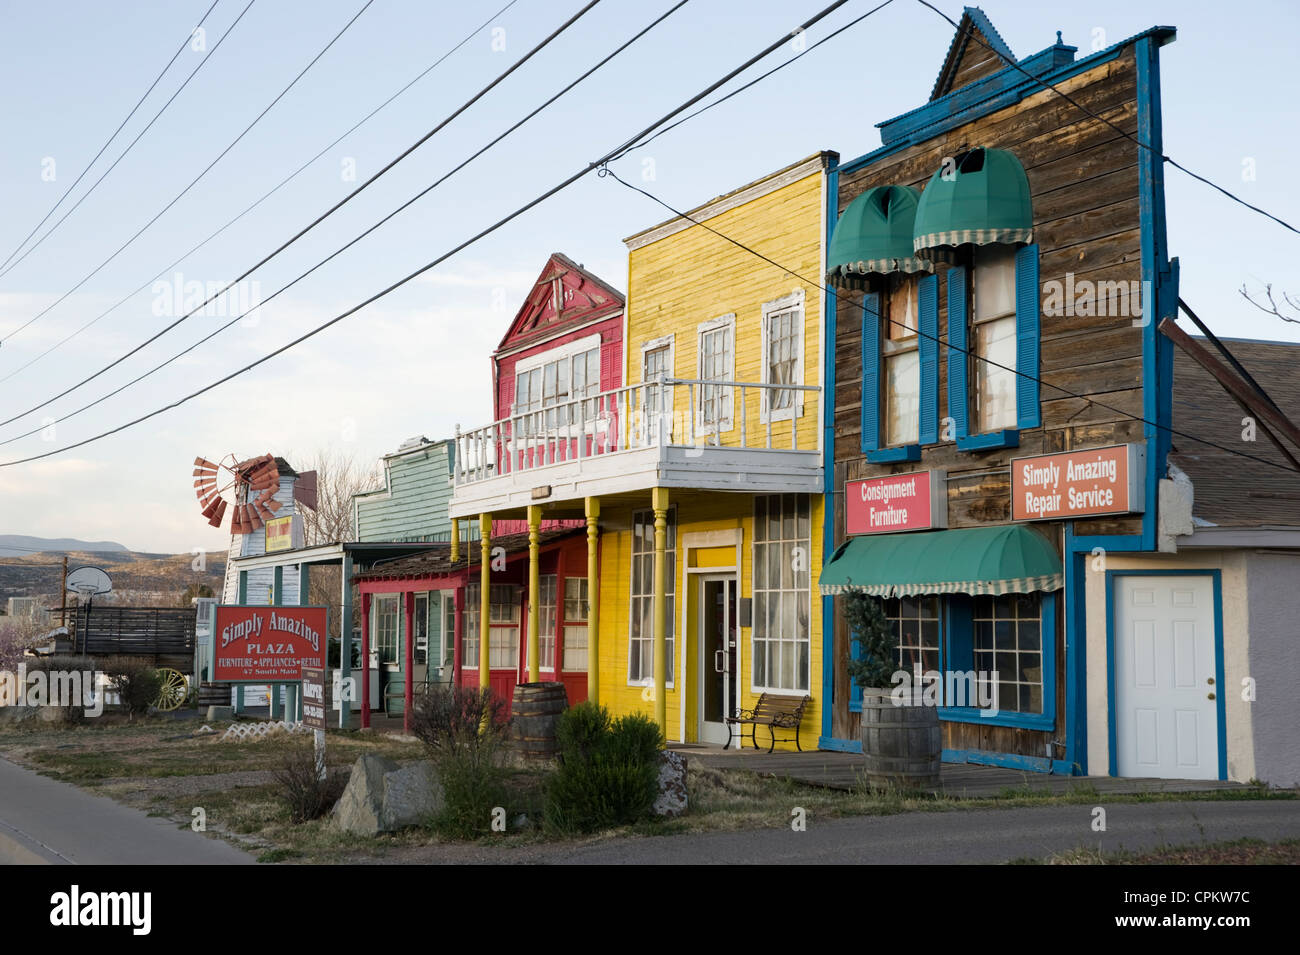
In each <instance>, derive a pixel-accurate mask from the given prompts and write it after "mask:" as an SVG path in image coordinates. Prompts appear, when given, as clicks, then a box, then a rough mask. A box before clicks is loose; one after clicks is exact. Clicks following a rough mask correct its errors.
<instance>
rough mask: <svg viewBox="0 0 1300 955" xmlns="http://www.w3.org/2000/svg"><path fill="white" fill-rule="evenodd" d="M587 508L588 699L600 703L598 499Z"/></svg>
mask: <svg viewBox="0 0 1300 955" xmlns="http://www.w3.org/2000/svg"><path fill="white" fill-rule="evenodd" d="M584 503H585V505H586V508H587V699H589V700H591V701H592V702H593V703H598V702H600V700H599V689H600V577H599V575H598V574H597V572H596V565H597V563H598V560H599V556H600V548H599V545H600V528H599V526H598V522H599V521H600V498H598V497H589V498H587V499H586V500H585V501H584Z"/></svg>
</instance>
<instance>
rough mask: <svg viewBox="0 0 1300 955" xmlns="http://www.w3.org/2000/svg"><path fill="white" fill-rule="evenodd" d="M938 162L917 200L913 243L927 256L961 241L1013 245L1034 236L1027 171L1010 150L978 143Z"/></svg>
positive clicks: (931, 255) (919, 252) (962, 242)
mask: <svg viewBox="0 0 1300 955" xmlns="http://www.w3.org/2000/svg"><path fill="white" fill-rule="evenodd" d="M948 168H949V170H950V172H949V175H948V176H947V177H945V176H944V172H945V167H943V166H940V167H939V169H938V170H937V171H936V172H935V174H934V175H933V176H931V177H930V181H929V182H928V183H927V184H926V187H925V192H923V193H921V199H920V201H919V202H918V203H917V206H916V221H915V225H914V227H913V239H912V248H913V249H914V250H915V252H916V254H917V255H920V256H923V257H925V258H930V259H935V258H945V257H947V256H944V255H943V254H942V252H941V251H940V250H943V249H951V248H953V247H955V246H959V245H967V244H970V245H992V244H994V243H1002V244H1006V245H1014V244H1017V243H1022V242H1031V241H1033V235H1034V209H1033V204H1032V203H1031V202H1030V199H1029V177H1028V176H1026V175H1025V167H1024V166H1022V165H1020V160H1019V159H1017V158H1016V156H1015V154H1014V153H1011V152H1008V151H1007V150H1005V149H985V148H983V147H980V148H978V149H972V150H970V151H969V152H966V153H963V154H961V155H960V156H958V157H957V158H956V166H955V168H953V167H948Z"/></svg>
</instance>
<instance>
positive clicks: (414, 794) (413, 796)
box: [333, 753, 443, 836]
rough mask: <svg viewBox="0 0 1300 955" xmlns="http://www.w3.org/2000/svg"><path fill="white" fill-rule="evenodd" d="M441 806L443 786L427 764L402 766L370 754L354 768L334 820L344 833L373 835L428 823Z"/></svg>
mask: <svg viewBox="0 0 1300 955" xmlns="http://www.w3.org/2000/svg"><path fill="white" fill-rule="evenodd" d="M442 805H443V794H442V786H441V785H440V784H439V782H438V779H437V776H436V774H435V773H434V772H433V767H432V766H430V765H429V764H428V763H427V762H419V763H412V764H411V765H409V766H405V767H401V766H398V765H397V763H395V762H393V761H392V760H391V759H389V758H388V757H386V756H379V755H376V754H373V753H368V754H366V755H365V756H362V757H361V758H360V759H358V760H357V761H356V764H355V765H354V766H353V767H352V775H351V776H350V777H349V778H348V784H347V787H346V788H345V789H344V790H343V795H342V796H341V797H340V798H339V801H338V802H337V803H336V804H335V806H334V813H333V821H334V824H335V825H336V826H338V827H339V828H340V829H343V830H344V831H345V832H351V833H355V834H356V835H360V836H373V835H377V834H378V833H381V832H392V831H394V830H397V829H402V828H404V827H406V826H415V825H420V824H422V823H424V822H427V821H428V820H429V819H430V818H431V817H432V816H433V815H435V814H436V813H437V812H439V811H440V810H441V809H442Z"/></svg>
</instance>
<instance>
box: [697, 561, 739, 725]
mask: <svg viewBox="0 0 1300 955" xmlns="http://www.w3.org/2000/svg"><path fill="white" fill-rule="evenodd" d="M696 579H697V580H698V582H699V592H698V602H699V603H698V605H699V614H700V618H699V628H698V630H697V631H696V632H697V633H698V634H699V640H698V643H699V646H700V659H699V667H700V669H699V673H700V681H699V682H700V699H699V714H700V730H699V740H700V742H702V743H716V744H718V745H719V746H721V745H724V744H725V743H726V742H727V740H728V738H729V735H730V734H729V733H728V732H727V724H726V723H725V722H724V720H725V718H726V717H727V716H730V715H732V713H734V712H735V709H736V705H737V702H738V700H739V698H740V688H739V680H738V674H737V670H738V666H737V656H738V655H737V653H736V649H737V644H738V641H739V639H740V628H739V627H738V626H737V625H736V620H737V617H736V590H737V587H736V578H735V576H734V575H722V574H710V575H707V576H701V577H698V578H696Z"/></svg>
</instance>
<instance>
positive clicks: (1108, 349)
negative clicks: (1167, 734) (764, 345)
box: [822, 8, 1213, 772]
mask: <svg viewBox="0 0 1300 955" xmlns="http://www.w3.org/2000/svg"><path fill="white" fill-rule="evenodd" d="M1173 37H1174V31H1173V30H1172V29H1171V28H1164V27H1157V28H1153V29H1151V30H1148V31H1146V32H1144V33H1141V34H1138V35H1137V36H1134V37H1131V38H1129V39H1126V40H1123V41H1122V42H1120V43H1117V44H1115V45H1114V46H1111V47H1109V48H1107V49H1104V50H1101V51H1099V52H1096V53H1094V54H1092V55H1090V56H1086V57H1078V56H1077V49H1076V48H1075V47H1073V46H1068V45H1066V44H1064V43H1063V42H1061V38H1060V34H1059V33H1058V34H1057V41H1056V42H1055V43H1053V44H1052V45H1050V46H1048V47H1047V48H1046V49H1044V50H1042V51H1040V52H1038V53H1035V54H1032V55H1030V56H1026V57H1024V58H1020V59H1017V58H1016V57H1015V56H1014V54H1012V52H1011V50H1010V49H1009V48H1008V47H1007V45H1006V44H1005V42H1004V41H1003V40H1002V39H1001V37H999V35H998V33H997V31H996V30H995V29H994V28H993V26H992V24H991V23H989V21H988V19H987V18H986V17H985V16H984V14H983V13H982V12H981V11H979V10H978V9H977V8H967V9H966V12H965V14H964V15H963V17H962V20H961V23H960V26H959V29H958V31H957V33H956V35H955V36H954V38H953V42H952V45H951V47H950V48H949V50H948V53H947V56H946V57H945V59H944V61H943V64H942V67H941V70H940V73H939V77H938V80H937V81H936V83H935V86H934V89H933V90H932V92H931V95H930V99H929V101H928V102H927V103H925V104H924V105H922V106H920V107H918V108H917V109H914V110H911V111H909V112H907V113H904V114H902V115H901V116H897V117H894V118H893V119H889V120H886V121H885V122H882V123H879V124H878V126H879V129H880V131H881V140H882V145H881V147H880V148H879V149H877V150H874V151H873V152H870V153H868V154H866V155H864V156H862V157H860V158H857V159H854V160H851V161H848V162H844V163H842V164H840V166H839V167H838V169H837V170H836V171H835V173H834V180H833V182H834V188H833V191H832V196H833V199H832V204H833V206H834V208H833V209H832V210H831V217H832V220H833V221H834V222H835V223H836V225H835V233H834V236H833V238H832V241H831V245H830V247H829V249H828V260H827V267H828V280H829V281H830V283H832V284H834V285H835V286H837V288H838V294H837V296H836V298H837V301H836V306H835V316H836V317H835V321H834V323H833V325H832V327H831V328H829V329H828V337H829V339H830V346H829V347H828V348H827V354H828V355H830V356H833V362H828V364H827V366H826V369H825V378H826V382H827V386H828V388H829V389H830V390H831V393H832V394H833V395H834V414H833V419H832V421H831V422H830V425H831V428H830V431H829V433H828V435H827V442H826V443H827V446H828V452H827V453H828V456H829V457H830V460H831V462H833V464H828V467H827V469H826V474H827V485H826V494H827V507H826V538H827V548H828V551H829V550H830V549H831V548H835V553H834V554H833V556H832V559H831V560H830V561H829V562H828V564H827V567H826V570H825V572H824V573H823V576H822V592H823V594H824V595H825V596H824V600H826V601H828V602H829V601H832V600H834V599H835V596H834V595H835V594H839V593H843V592H844V591H846V590H865V591H867V592H870V593H873V594H877V595H879V596H881V597H884V598H886V609H887V615H888V616H889V617H890V619H891V621H893V622H894V624H895V626H896V627H897V629H898V632H899V634H900V637H901V639H902V645H903V651H902V659H901V660H900V664H901V665H902V666H903V667H904V668H905V669H907V670H909V671H911V670H912V669H913V667H914V666H916V667H918V668H919V669H920V670H922V671H938V672H939V673H949V672H952V671H974V673H975V674H976V677H977V679H978V680H980V681H981V685H982V686H983V687H985V688H987V689H992V687H993V685H996V687H997V689H998V691H999V693H998V700H999V704H998V712H997V715H990V713H989V712H987V710H988V709H989V708H988V707H978V706H974V705H972V703H973V701H971V700H968V699H967V700H963V699H953V698H951V692H950V691H951V687H947V688H945V695H944V698H943V700H942V708H941V711H940V714H941V717H942V720H943V737H944V757H945V759H946V760H949V761H975V762H988V763H997V764H1000V765H1009V766H1018V767H1023V768H1028V769H1038V770H1046V771H1055V772H1083V771H1088V769H1089V767H1088V760H1087V723H1086V713H1085V711H1086V699H1085V697H1086V693H1087V683H1086V672H1087V667H1088V666H1090V665H1091V666H1097V665H1104V663H1103V662H1102V661H1091V662H1089V661H1088V660H1087V659H1086V654H1085V653H1084V648H1083V636H1082V634H1083V617H1082V614H1083V609H1084V599H1083V594H1084V591H1083V587H1084V579H1085V576H1086V574H1087V573H1088V572H1089V571H1088V563H1087V562H1088V561H1090V560H1093V559H1094V557H1095V552H1096V551H1097V549H1098V548H1100V549H1101V550H1102V551H1103V552H1111V551H1138V552H1143V551H1155V550H1156V549H1157V530H1158V528H1157V521H1158V509H1157V500H1158V498H1159V484H1160V482H1161V480H1162V479H1164V478H1165V477H1166V456H1167V453H1168V450H1169V441H1168V431H1167V428H1168V422H1169V416H1170V394H1171V384H1172V349H1171V345H1170V343H1169V342H1168V341H1166V340H1164V339H1163V338H1161V337H1160V336H1158V335H1157V334H1156V329H1155V326H1156V316H1159V315H1162V314H1168V313H1169V312H1170V311H1171V310H1172V308H1173V305H1174V303H1175V302H1176V300H1177V263H1176V261H1173V262H1171V261H1170V260H1169V258H1168V257H1167V251H1166V242H1165V226H1164V189H1163V178H1162V170H1161V163H1160V143H1161V127H1160V80H1159V50H1160V48H1161V47H1162V46H1163V45H1164V44H1166V43H1168V42H1170V41H1171V40H1172V39H1173ZM1049 87H1051V88H1049ZM1053 88H1054V89H1053ZM1054 90H1055V91H1054ZM1057 91H1059V92H1057ZM1060 94H1066V95H1067V96H1068V97H1070V99H1072V100H1073V101H1074V102H1075V103H1076V104H1078V105H1072V104H1071V103H1070V102H1068V101H1067V100H1066V99H1065V98H1063V97H1062V95H1060ZM1090 114H1095V116H1096V117H1100V118H1095V117H1094V115H1090ZM1139 142H1140V143H1142V144H1145V146H1144V145H1139ZM1146 147H1150V148H1146ZM1101 449H1112V450H1101ZM1057 454H1059V455H1064V456H1063V457H1059V458H1046V457H1043V458H1037V456H1045V455H1057ZM1023 458H1037V459H1036V460H1031V461H1020V460H1019V459H1023ZM1053 468H1055V469H1056V470H1053ZM1126 471H1127V472H1128V473H1127V474H1126V473H1125V472H1126ZM1096 474H1101V475H1102V476H1101V478H1100V479H1097V478H1096V477H1095V475H1096ZM1060 475H1065V476H1066V477H1067V478H1068V477H1069V476H1074V477H1077V481H1075V480H1063V479H1062V478H1061V477H1060ZM1107 475H1109V477H1107ZM1126 477H1127V478H1131V480H1125V478H1126ZM1121 484H1122V485H1123V487H1122V488H1121V487H1120V485H1121ZM1108 494H1109V496H1108ZM1026 508H1027V509H1028V510H1026ZM825 617H826V619H833V620H834V621H835V626H834V635H833V641H832V645H833V650H832V651H831V652H829V653H828V654H827V658H826V669H825V672H824V684H825V685H824V691H823V692H824V694H825V695H826V696H827V697H829V698H831V701H832V702H831V705H829V706H827V707H826V708H825V711H824V712H825V718H824V722H823V727H822V745H823V746H824V747H828V748H837V749H854V748H856V746H858V745H859V744H858V742H857V740H858V721H859V714H858V711H859V706H858V701H857V694H856V688H854V687H853V686H852V685H851V681H850V680H849V679H848V675H847V672H846V666H847V663H848V660H849V657H850V654H851V653H852V652H854V650H853V645H852V641H851V639H850V634H849V633H848V631H847V628H846V626H845V624H844V622H843V615H842V613H839V612H836V613H832V612H831V611H830V608H829V607H828V608H827V612H826V614H825ZM981 709H983V710H984V712H981ZM1205 729H1206V731H1208V732H1213V727H1212V725H1211V726H1209V727H1207V728H1205ZM1098 769H1100V770H1101V771H1103V772H1104V771H1105V767H1092V771H1097V770H1098Z"/></svg>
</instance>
